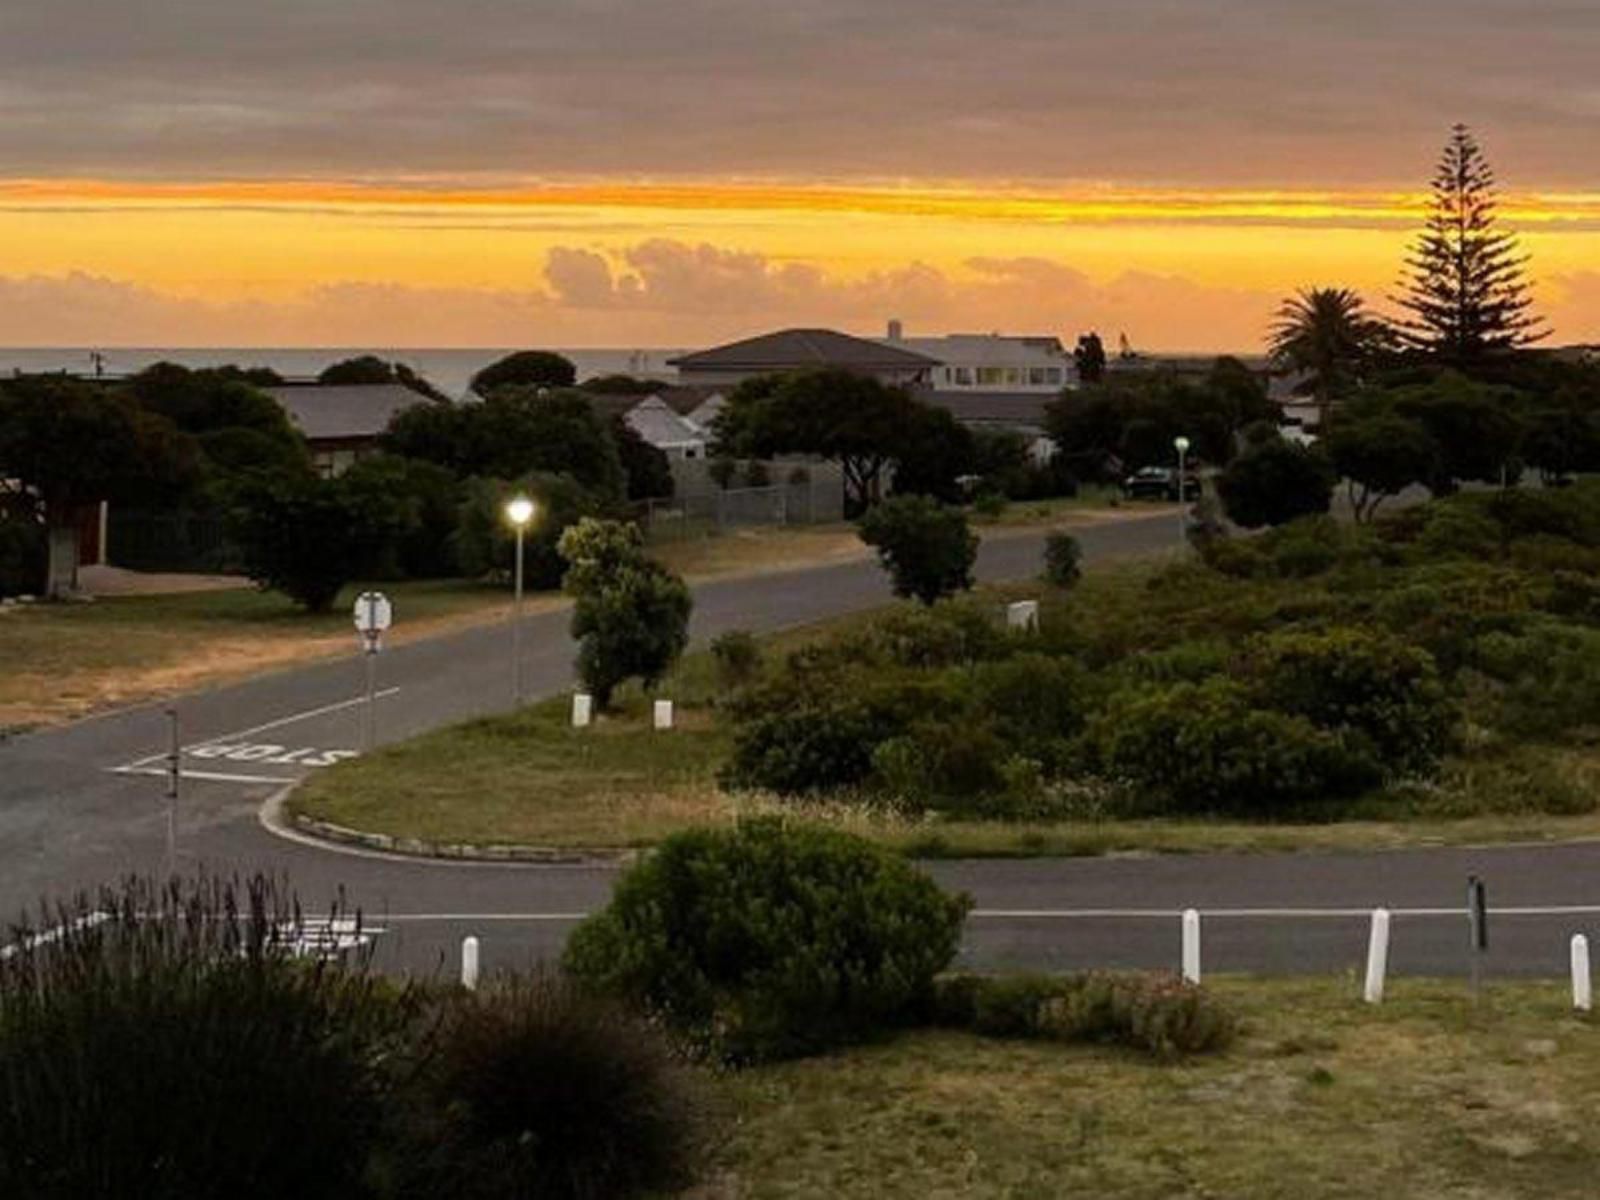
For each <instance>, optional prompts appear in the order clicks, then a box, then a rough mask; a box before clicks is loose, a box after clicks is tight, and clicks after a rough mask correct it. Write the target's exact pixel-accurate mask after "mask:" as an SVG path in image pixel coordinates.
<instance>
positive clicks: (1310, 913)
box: [383, 859, 1600, 924]
mask: <svg viewBox="0 0 1600 1200" xmlns="http://www.w3.org/2000/svg"><path fill="white" fill-rule="evenodd" d="M411 861H414V862H415V861H421V862H424V863H430V862H431V861H432V860H429V859H422V860H417V859H413V860H411ZM487 865H498V866H531V865H537V864H529V863H499V864H487ZM1374 907H1377V906H1374ZM1199 912H1200V915H1201V916H1202V917H1205V918H1207V919H1222V920H1229V919H1234V918H1245V919H1249V918H1265V919H1283V920H1297V919H1300V918H1311V919H1317V918H1334V919H1343V920H1350V919H1354V918H1362V919H1365V918H1367V917H1370V916H1371V915H1372V909H1371V908H1202V909H1200V910H1199ZM1389 913H1390V915H1391V916H1396V917H1464V916H1466V915H1467V910H1466V909H1465V908H1391V909H1390V910H1389ZM589 915H590V914H589V913H586V912H502V913H496V912H469V913H427V912H424V913H384V914H383V919H384V920H385V921H389V922H391V923H404V922H415V923H417V924H426V923H429V922H438V923H445V922H464V921H483V922H489V921H499V922H518V921H527V922H539V921H548V922H561V921H581V920H583V919H584V918H585V917H587V916H589ZM1489 915H1490V916H1491V917H1571V916H1595V915H1600V904H1559V905H1529V906H1523V907H1514V908H1491V909H1490V910H1489ZM967 916H968V917H969V918H970V919H972V920H975V921H1078V920H1088V921H1093V920H1124V919H1131V920H1152V921H1155V920H1159V921H1176V920H1178V919H1179V918H1180V917H1182V916H1183V909H1181V908H1172V909H1165V908H1028V909H1007V908H977V909H973V910H972V912H970V913H968V914H967Z"/></svg>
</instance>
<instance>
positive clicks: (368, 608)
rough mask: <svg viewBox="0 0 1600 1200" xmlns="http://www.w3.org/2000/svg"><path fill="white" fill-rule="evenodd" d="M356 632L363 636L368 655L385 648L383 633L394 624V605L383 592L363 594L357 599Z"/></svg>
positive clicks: (355, 613)
mask: <svg viewBox="0 0 1600 1200" xmlns="http://www.w3.org/2000/svg"><path fill="white" fill-rule="evenodd" d="M354 616H355V620H356V632H357V633H359V634H360V635H361V640H362V642H363V643H365V645H366V648H367V653H368V654H376V653H377V652H378V651H379V650H381V649H382V648H383V633H384V630H386V629H388V628H389V626H390V625H392V624H394V605H392V604H390V603H389V597H387V596H385V595H384V594H383V593H382V592H362V593H361V595H359V596H357V597H356V603H355V612H354Z"/></svg>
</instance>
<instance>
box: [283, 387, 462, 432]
mask: <svg viewBox="0 0 1600 1200" xmlns="http://www.w3.org/2000/svg"><path fill="white" fill-rule="evenodd" d="M261 390H262V391H264V392H266V393H267V395H269V396H271V397H272V398H273V399H274V400H276V401H277V402H278V403H279V404H281V405H282V406H283V409H284V411H285V412H287V413H288V414H289V419H290V420H291V421H293V422H294V425H295V427H296V428H297V429H299V430H300V432H301V433H303V434H305V436H306V438H307V439H308V440H310V441H313V442H317V441H335V440H353V439H357V438H374V437H377V436H378V435H379V434H380V433H382V432H383V431H384V430H385V429H387V428H388V427H389V422H390V420H392V419H393V417H394V415H395V414H396V413H398V412H401V411H402V410H404V409H407V408H410V407H412V406H413V405H416V404H433V403H437V401H432V400H429V399H428V398H427V397H426V396H424V395H421V394H420V393H418V392H414V391H412V390H411V389H410V388H408V387H402V386H401V385H400V384H398V383H370V384H352V385H349V386H345V387H321V386H317V387H268V388H262V389H261Z"/></svg>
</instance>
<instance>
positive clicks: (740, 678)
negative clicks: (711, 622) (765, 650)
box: [711, 629, 761, 691]
mask: <svg viewBox="0 0 1600 1200" xmlns="http://www.w3.org/2000/svg"><path fill="white" fill-rule="evenodd" d="M711 658H712V660H713V661H714V662H715V663H716V664H717V683H718V684H719V685H720V686H721V687H722V688H724V689H726V690H729V691H731V690H733V689H735V688H742V687H745V686H746V685H748V684H750V683H752V682H754V680H755V679H756V677H757V676H758V675H760V674H761V644H760V643H759V642H757V641H756V639H755V635H754V634H752V633H750V632H749V631H748V630H745V629H730V630H729V631H728V632H727V633H724V634H721V635H719V636H718V637H717V638H715V639H714V640H713V641H712V643H711Z"/></svg>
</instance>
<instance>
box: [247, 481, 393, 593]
mask: <svg viewBox="0 0 1600 1200" xmlns="http://www.w3.org/2000/svg"><path fill="white" fill-rule="evenodd" d="M403 523H404V515H403V513H402V511H401V509H400V506H399V504H398V503H397V502H396V501H395V499H394V498H393V497H391V496H389V495H387V494H385V493H383V492H380V491H376V490H373V489H369V488H366V487H363V486H361V485H360V484H359V483H358V484H356V485H351V484H349V483H347V482H346V481H345V480H344V479H342V478H339V479H319V478H317V477H315V476H306V477H287V478H276V477H272V476H266V475H258V476H254V477H252V478H250V479H249V480H247V481H246V482H244V483H243V484H242V485H241V486H240V487H239V489H238V491H237V493H236V495H235V497H234V503H233V507H232V509H231V510H230V511H229V513H228V522H227V524H228V535H229V539H230V540H231V541H232V542H233V543H234V545H236V546H237V547H238V548H239V554H240V557H241V558H242V559H243V562H244V569H245V574H247V575H248V576H249V577H250V578H251V579H252V580H254V581H255V582H256V584H257V585H258V586H260V587H261V588H263V589H272V590H274V591H279V592H282V593H284V595H286V596H288V597H289V598H290V599H291V600H293V601H294V602H295V603H296V604H299V605H301V606H302V607H303V608H305V609H306V611H307V612H313V613H319V612H326V611H327V610H328V609H329V608H330V607H332V605H333V602H334V600H335V599H336V598H337V597H338V595H339V592H340V590H341V589H342V588H343V587H344V585H345V584H346V583H348V582H349V581H350V580H352V579H355V578H358V577H359V576H360V575H361V574H362V573H363V572H365V571H367V570H369V569H370V568H371V567H372V565H373V563H374V562H376V561H377V560H378V559H379V557H380V556H381V553H382V551H383V548H384V547H385V546H386V545H388V544H389V543H390V541H391V540H392V539H393V538H394V537H395V535H396V534H397V532H398V531H399V530H400V529H401V528H402V527H403Z"/></svg>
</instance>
